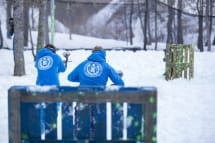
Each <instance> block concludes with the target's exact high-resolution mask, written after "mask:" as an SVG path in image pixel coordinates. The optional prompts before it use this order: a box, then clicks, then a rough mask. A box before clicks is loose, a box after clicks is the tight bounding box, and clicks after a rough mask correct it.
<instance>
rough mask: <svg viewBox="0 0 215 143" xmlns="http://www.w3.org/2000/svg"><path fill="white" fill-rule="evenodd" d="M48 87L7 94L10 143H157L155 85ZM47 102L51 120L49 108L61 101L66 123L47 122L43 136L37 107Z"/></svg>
mask: <svg viewBox="0 0 215 143" xmlns="http://www.w3.org/2000/svg"><path fill="white" fill-rule="evenodd" d="M44 89H47V87H38V86H13V87H11V88H10V89H9V90H8V125H9V130H8V131H9V143H38V142H39V143H73V142H93V143H94V142H98V143H103V142H144V143H156V142H157V141H156V121H157V90H156V88H155V87H124V88H122V87H121V88H117V89H116V88H115V89H111V88H102V87H86V88H80V87H66V86H62V87H55V88H52V87H50V88H48V89H47V90H44ZM42 103H44V104H45V105H46V110H45V111H44V112H45V113H47V118H46V120H50V118H55V117H56V114H57V113H56V111H57V110H56V111H54V110H53V108H49V105H50V107H51V104H53V103H62V106H61V107H62V108H61V111H62V114H61V115H62V116H61V117H60V120H61V122H60V123H62V124H61V125H59V124H57V122H55V123H52V124H49V123H50V122H46V121H45V123H46V124H47V125H48V127H50V128H51V129H50V128H49V129H50V130H46V132H45V135H44V137H43V135H42V134H41V132H40V131H41V128H42V125H41V121H40V116H41V113H40V111H41V110H39V108H38V105H41V104H42ZM32 105H33V106H32ZM74 105H75V106H74ZM107 105H110V106H107ZM32 107H33V108H32ZM68 107H69V108H68ZM70 107H71V108H70ZM73 107H75V108H73ZM78 108H80V109H81V110H78ZM64 109H65V110H64ZM74 109H75V110H74ZM68 111H71V112H68ZM77 113H78V114H77ZM56 118H58V117H56ZM58 119H59V118H58ZM58 119H54V121H57V120H58ZM108 122H109V123H108ZM58 128H60V131H61V132H59V129H58ZM108 128H109V129H108ZM49 133H50V134H52V135H50V134H49ZM53 133H54V134H53ZM49 135H50V136H49Z"/></svg>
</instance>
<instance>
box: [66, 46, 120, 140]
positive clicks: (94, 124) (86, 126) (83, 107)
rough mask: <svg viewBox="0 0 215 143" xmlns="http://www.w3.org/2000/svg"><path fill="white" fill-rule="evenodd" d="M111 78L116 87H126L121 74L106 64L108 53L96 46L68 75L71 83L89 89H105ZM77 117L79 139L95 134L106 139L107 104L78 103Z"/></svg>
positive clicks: (76, 108)
mask: <svg viewBox="0 0 215 143" xmlns="http://www.w3.org/2000/svg"><path fill="white" fill-rule="evenodd" d="M109 78H110V80H111V81H112V82H113V84H114V85H119V86H124V81H123V80H122V79H121V76H120V75H119V73H117V71H116V70H115V69H114V68H113V67H112V66H110V65H109V64H108V63H107V62H106V52H105V50H104V49H103V48H102V47H101V46H96V47H95V48H94V49H93V51H92V54H91V55H90V56H89V57H88V58H87V59H86V60H85V61H83V62H82V63H80V64H79V65H78V66H77V67H76V68H75V69H74V70H73V71H72V72H71V73H69V75H68V80H69V81H72V82H79V83H80V87H89V88H90V87H95V86H99V87H102V88H103V87H105V86H106V84H107V81H108V79H109ZM75 115H76V116H77V117H76V119H77V120H76V128H77V129H78V132H77V133H76V136H77V137H78V138H83V139H86V138H90V134H94V135H95V138H97V137H98V136H99V137H98V138H101V137H103V138H106V132H104V131H106V130H105V128H106V127H105V126H106V124H105V123H106V121H105V120H106V104H104V103H97V104H93V103H92V104H85V103H84V104H83V103H78V104H77V105H76V107H75ZM85 115H90V116H85ZM90 126H91V127H90ZM90 129H91V130H90ZM90 132H93V133H90Z"/></svg>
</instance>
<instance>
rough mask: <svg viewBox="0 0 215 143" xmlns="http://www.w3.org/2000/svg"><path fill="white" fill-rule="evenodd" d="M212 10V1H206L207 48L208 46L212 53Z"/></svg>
mask: <svg viewBox="0 0 215 143" xmlns="http://www.w3.org/2000/svg"><path fill="white" fill-rule="evenodd" d="M210 9H211V1H210V0H206V9H205V14H206V19H205V20H206V22H205V25H206V29H207V46H208V49H207V50H208V51H211V31H210V30H211V26H210V25H211V23H210V22H211V21H210V17H209V16H210V15H211V14H210Z"/></svg>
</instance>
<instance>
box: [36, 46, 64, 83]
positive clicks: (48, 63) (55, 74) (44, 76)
mask: <svg viewBox="0 0 215 143" xmlns="http://www.w3.org/2000/svg"><path fill="white" fill-rule="evenodd" d="M35 67H36V68H37V81H36V84H37V85H56V86H59V85H60V81H59V73H60V72H64V71H65V70H66V67H65V65H64V62H63V61H62V59H61V58H60V56H58V55H57V54H55V53H53V52H52V51H51V50H50V49H48V48H42V49H41V50H39V51H38V53H37V56H36V63H35Z"/></svg>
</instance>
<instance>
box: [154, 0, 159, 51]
mask: <svg viewBox="0 0 215 143" xmlns="http://www.w3.org/2000/svg"><path fill="white" fill-rule="evenodd" d="M154 2H155V50H157V47H158V46H157V45H158V33H157V28H158V25H157V24H158V22H157V13H158V11H157V4H158V2H157V0H155V1H154Z"/></svg>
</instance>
